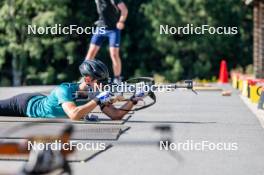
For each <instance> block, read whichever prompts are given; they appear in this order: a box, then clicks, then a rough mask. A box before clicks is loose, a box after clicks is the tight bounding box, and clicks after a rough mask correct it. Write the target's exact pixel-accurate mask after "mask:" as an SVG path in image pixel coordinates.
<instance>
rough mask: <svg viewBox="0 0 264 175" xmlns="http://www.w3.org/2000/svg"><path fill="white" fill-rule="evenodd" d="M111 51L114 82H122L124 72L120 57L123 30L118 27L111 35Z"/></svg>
mask: <svg viewBox="0 0 264 175" xmlns="http://www.w3.org/2000/svg"><path fill="white" fill-rule="evenodd" d="M108 37H109V47H110V48H109V51H110V57H111V59H112V64H113V71H114V76H115V79H114V82H115V81H116V83H118V82H121V77H120V76H121V73H122V62H121V58H120V41H121V31H120V30H118V29H115V30H113V31H112V32H111V33H110V34H109V35H108Z"/></svg>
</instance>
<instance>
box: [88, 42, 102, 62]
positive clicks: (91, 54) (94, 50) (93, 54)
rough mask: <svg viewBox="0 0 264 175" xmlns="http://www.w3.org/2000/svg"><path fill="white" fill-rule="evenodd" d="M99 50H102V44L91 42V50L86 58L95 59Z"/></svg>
mask: <svg viewBox="0 0 264 175" xmlns="http://www.w3.org/2000/svg"><path fill="white" fill-rule="evenodd" d="M99 50H100V46H97V45H95V44H90V46H89V50H88V52H87V55H86V57H85V58H86V59H88V60H93V59H94V58H95V57H96V55H97V53H98V51H99Z"/></svg>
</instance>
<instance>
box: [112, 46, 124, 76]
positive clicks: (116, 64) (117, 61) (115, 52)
mask: <svg viewBox="0 0 264 175" xmlns="http://www.w3.org/2000/svg"><path fill="white" fill-rule="evenodd" d="M119 51H120V49H119V48H116V47H110V56H111V59H112V64H113V71H114V76H115V77H116V78H118V77H120V75H121V69H122V63H121V58H120V54H119Z"/></svg>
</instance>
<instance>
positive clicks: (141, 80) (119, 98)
mask: <svg viewBox="0 0 264 175" xmlns="http://www.w3.org/2000/svg"><path fill="white" fill-rule="evenodd" d="M98 84H100V85H99V87H97V88H96V89H97V90H96V91H94V90H93V89H90V90H88V91H77V92H76V93H75V94H74V96H75V99H76V101H89V100H91V97H94V94H96V93H98V91H99V92H102V91H109V92H110V93H111V95H112V99H111V104H114V103H117V102H125V101H129V100H130V97H131V96H132V95H134V94H135V92H137V90H138V89H140V88H141V90H143V91H144V92H147V95H146V97H147V98H148V99H149V100H148V102H147V100H143V102H142V104H141V105H137V106H136V108H134V109H132V110H125V109H120V110H124V111H132V112H134V111H139V110H142V109H146V108H149V107H151V106H153V105H154V104H155V103H156V101H157V99H156V95H155V92H157V91H162V92H171V91H173V90H175V89H187V90H191V91H192V92H194V93H195V94H197V92H196V91H195V90H194V89H193V81H192V80H185V81H184V82H183V83H181V84H155V81H154V79H153V78H152V77H138V78H132V79H129V80H127V81H124V82H122V83H121V84H114V83H110V82H103V81H101V82H99V83H98ZM98 89H99V90H98Z"/></svg>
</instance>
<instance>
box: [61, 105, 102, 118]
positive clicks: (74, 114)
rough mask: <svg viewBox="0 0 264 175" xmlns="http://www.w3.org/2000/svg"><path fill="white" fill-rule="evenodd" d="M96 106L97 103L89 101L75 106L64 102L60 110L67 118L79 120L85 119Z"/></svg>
mask: <svg viewBox="0 0 264 175" xmlns="http://www.w3.org/2000/svg"><path fill="white" fill-rule="evenodd" d="M96 106H97V102H96V101H94V100H91V101H90V102H88V103H86V104H84V105H81V106H76V104H75V103H74V102H65V103H62V108H63V110H64V112H65V113H66V114H67V116H68V117H69V118H70V119H71V120H80V119H82V118H83V117H85V116H86V115H87V114H88V113H89V112H91V111H92V110H93V109H94V108H95V107H96Z"/></svg>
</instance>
